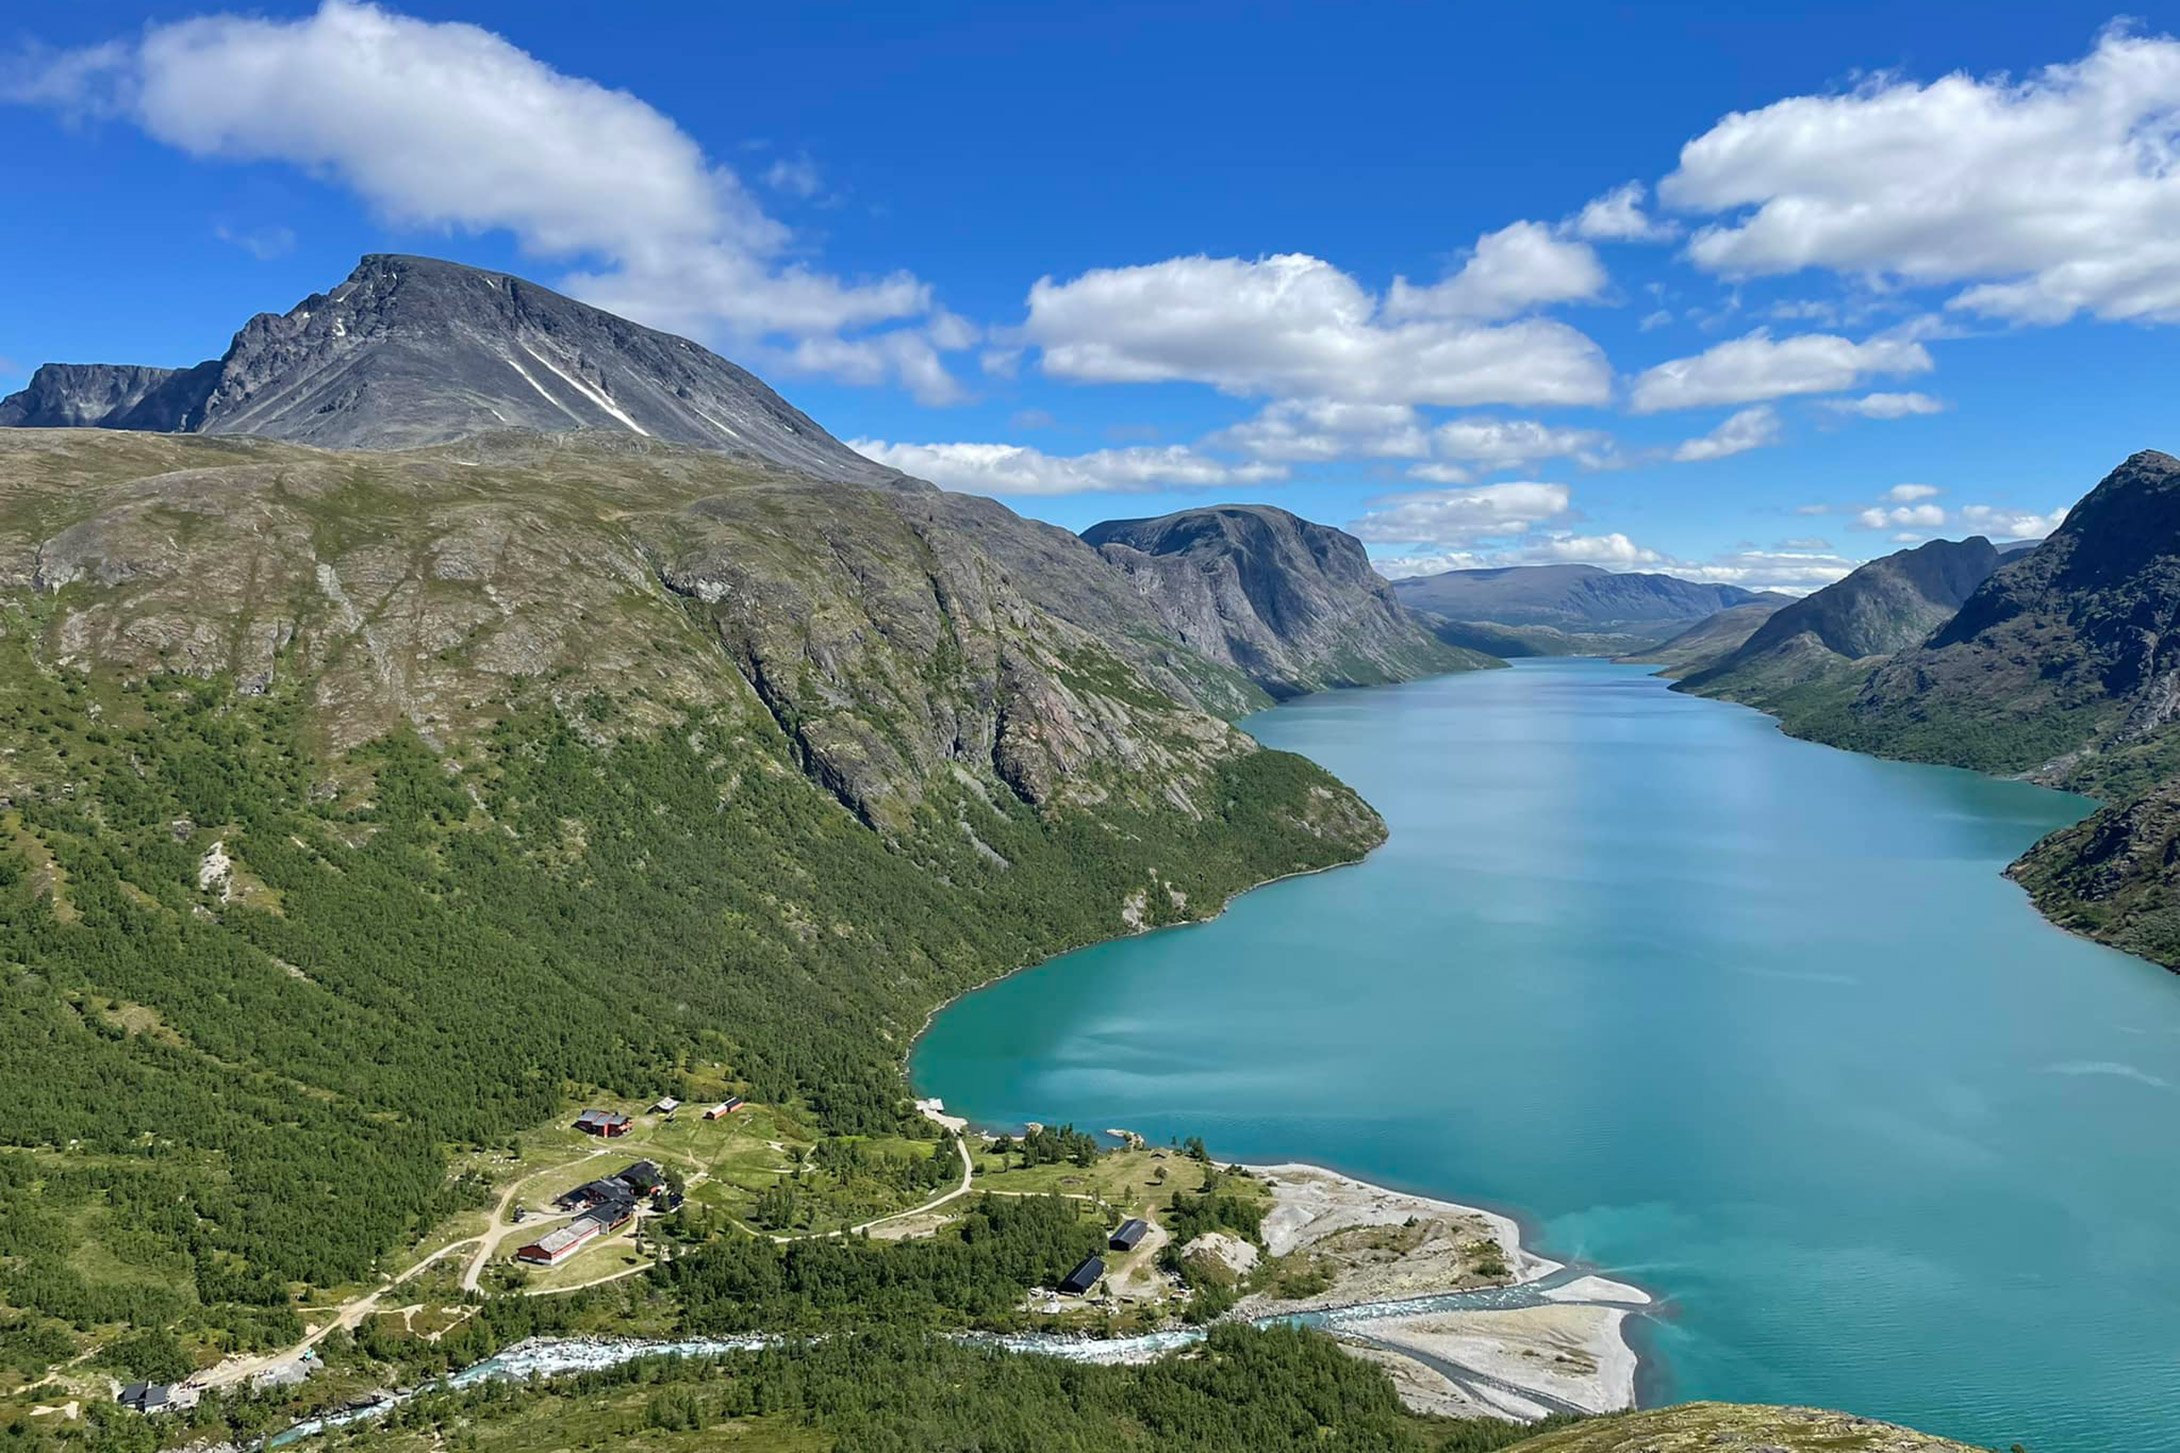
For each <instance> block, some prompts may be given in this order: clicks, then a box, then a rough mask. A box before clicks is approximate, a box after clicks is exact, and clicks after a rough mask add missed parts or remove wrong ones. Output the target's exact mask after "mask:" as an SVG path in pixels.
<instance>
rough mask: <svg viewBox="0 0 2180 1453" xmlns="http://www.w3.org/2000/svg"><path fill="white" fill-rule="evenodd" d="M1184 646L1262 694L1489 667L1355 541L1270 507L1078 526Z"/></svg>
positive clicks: (1227, 508) (1232, 507) (1187, 512)
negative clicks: (1411, 605) (1397, 595)
mask: <svg viewBox="0 0 2180 1453" xmlns="http://www.w3.org/2000/svg"><path fill="white" fill-rule="evenodd" d="M1082 537H1083V539H1084V540H1085V541H1087V542H1088V543H1090V544H1091V545H1094V546H1096V547H1097V549H1098V552H1099V553H1100V554H1101V555H1103V556H1104V557H1105V558H1106V560H1107V561H1109V562H1110V563H1111V564H1113V565H1115V566H1117V567H1118V568H1119V569H1120V570H1121V571H1122V572H1124V573H1125V574H1126V575H1127V576H1128V578H1129V579H1130V580H1131V581H1132V582H1133V583H1134V584H1135V587H1136V590H1137V591H1138V592H1139V593H1140V594H1141V595H1142V596H1143V598H1144V599H1145V600H1146V601H1148V602H1149V603H1150V604H1151V606H1152V608H1153V609H1154V610H1156V611H1157V612H1158V613H1159V615H1160V616H1161V617H1162V618H1163V619H1164V620H1165V622H1166V625H1167V627H1168V628H1169V629H1170V630H1171V631H1172V632H1173V633H1174V635H1176V636H1177V637H1178V638H1179V639H1180V640H1181V641H1182V642H1183V643H1184V644H1186V645H1188V646H1191V647H1193V648H1194V649H1195V650H1197V651H1199V652H1201V653H1203V654H1204V655H1206V656H1209V657H1210V658H1211V659H1212V660H1214V661H1218V662H1220V663H1222V664H1225V665H1230V666H1234V667H1237V668H1239V669H1240V670H1241V671H1243V672H1245V673H1246V674H1247V675H1248V676H1249V678H1250V679H1251V680H1253V681H1255V682H1256V684H1257V685H1258V686H1260V687H1262V688H1263V689H1264V690H1265V691H1267V692H1270V693H1271V694H1272V695H1273V696H1278V697H1285V696H1295V695H1299V694H1301V693H1303V692H1306V691H1316V690H1321V689H1323V688H1325V687H1328V686H1365V685H1378V684H1383V683H1385V682H1391V681H1406V680H1410V679H1412V678H1414V677H1417V676H1423V675H1430V674H1433V673H1436V672H1441V671H1458V670H1464V669H1467V668H1469V667H1474V666H1485V665H1496V664H1497V663H1496V662H1494V661H1492V660H1491V659H1490V658H1488V657H1483V656H1479V655H1478V654H1476V653H1474V652H1468V651H1462V650H1459V649H1457V648H1455V647H1451V646H1448V645H1446V644H1445V643H1443V642H1441V641H1439V640H1438V639H1437V638H1436V637H1435V636H1433V635H1432V634H1431V632H1430V630H1429V628H1428V627H1427V626H1426V625H1425V624H1424V623H1423V622H1421V621H1419V620H1417V619H1416V618H1415V616H1414V615H1412V614H1411V613H1410V612H1409V611H1408V610H1407V609H1406V608H1405V607H1404V606H1402V605H1401V604H1400V602H1399V601H1397V600H1395V599H1394V597H1393V592H1392V588H1391V587H1390V586H1388V585H1387V584H1386V582H1385V581H1384V580H1383V579H1382V578H1381V577H1380V576H1379V575H1378V573H1377V572H1376V571H1375V570H1373V569H1372V568H1371V566H1370V557H1369V555H1368V554H1367V553H1366V552H1365V551H1364V549H1363V547H1362V542H1361V541H1360V540H1357V539H1356V538H1355V537H1354V536H1353V535H1350V534H1347V533H1346V532H1344V531H1341V530H1336V529H1333V528H1332V527H1331V526H1329V525H1320V524H1314V523H1312V522H1311V521H1309V520H1305V519H1302V518H1300V517H1299V516H1296V515H1292V514H1289V513H1288V512H1287V511H1285V510H1282V509H1276V508H1274V507H1272V506H1270V505H1213V506H1209V507H1206V508H1203V509H1193V510H1181V511H1178V512H1176V513H1174V514H1170V515H1161V516H1159V517H1157V518H1155V519H1139V520H1107V521H1105V522H1103V523H1102V524H1097V525H1093V526H1091V527H1090V528H1089V529H1087V530H1085V531H1084V532H1083V536H1082Z"/></svg>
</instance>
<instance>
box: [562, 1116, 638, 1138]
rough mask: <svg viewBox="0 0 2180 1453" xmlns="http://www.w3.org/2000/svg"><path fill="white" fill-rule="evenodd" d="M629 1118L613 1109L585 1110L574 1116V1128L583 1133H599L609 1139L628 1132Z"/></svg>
mask: <svg viewBox="0 0 2180 1453" xmlns="http://www.w3.org/2000/svg"><path fill="white" fill-rule="evenodd" d="M628 1127H629V1119H628V1117H627V1116H626V1115H623V1114H620V1113H619V1112H618V1111H614V1110H585V1111H584V1112H583V1113H582V1114H580V1115H578V1116H576V1117H575V1128H576V1129H578V1130H580V1131H582V1132H583V1133H584V1134H585V1135H600V1136H604V1137H605V1138H606V1139H608V1140H610V1139H612V1138H613V1137H614V1136H616V1135H626V1134H627V1133H628Z"/></svg>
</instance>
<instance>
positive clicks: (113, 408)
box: [0, 363, 175, 429]
mask: <svg viewBox="0 0 2180 1453" xmlns="http://www.w3.org/2000/svg"><path fill="white" fill-rule="evenodd" d="M174 373H175V370H173V369H171V368H144V367H140V366H138V365H136V364H130V363H48V364H44V365H42V366H40V367H39V369H38V371H37V372H35V373H33V374H32V375H31V376H30V382H29V383H28V384H26V385H25V386H24V387H23V388H22V389H21V391H19V392H17V393H12V394H9V395H8V396H7V397H6V398H4V399H0V429H104V428H121V427H127V426H126V425H125V424H123V423H121V422H120V421H121V420H124V419H126V418H127V417H129V415H130V414H131V413H132V411H134V410H135V409H136V408H137V407H138V406H139V405H141V404H142V403H143V402H144V397H145V395H147V394H150V393H152V392H153V391H155V390H156V389H157V388H158V387H159V386H160V385H161V384H164V383H165V382H167V381H168V380H169V379H171V378H173V377H174Z"/></svg>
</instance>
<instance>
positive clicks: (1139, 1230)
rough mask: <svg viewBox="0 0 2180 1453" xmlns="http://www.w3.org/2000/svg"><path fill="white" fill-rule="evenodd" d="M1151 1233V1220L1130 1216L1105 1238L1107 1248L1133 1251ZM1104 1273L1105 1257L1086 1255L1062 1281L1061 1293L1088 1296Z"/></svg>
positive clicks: (1072, 1295)
mask: <svg viewBox="0 0 2180 1453" xmlns="http://www.w3.org/2000/svg"><path fill="white" fill-rule="evenodd" d="M1150 1233H1151V1223H1150V1222H1148V1221H1146V1220H1144V1219H1143V1218H1142V1217H1141V1216H1130V1217H1129V1218H1128V1219H1127V1220H1125V1221H1123V1222H1121V1223H1120V1224H1119V1225H1118V1226H1116V1227H1114V1228H1113V1234H1112V1235H1110V1236H1108V1237H1106V1238H1105V1249H1106V1250H1108V1251H1133V1250H1135V1249H1136V1248H1137V1247H1138V1246H1141V1245H1142V1244H1143V1238H1144V1237H1146V1236H1148V1235H1150ZM1104 1275H1105V1258H1104V1257H1102V1256H1086V1257H1084V1258H1083V1259H1082V1262H1081V1264H1080V1265H1078V1266H1077V1267H1076V1268H1075V1269H1074V1270H1073V1271H1071V1272H1069V1273H1068V1274H1067V1276H1066V1277H1065V1278H1064V1279H1063V1280H1062V1281H1061V1282H1060V1294H1061V1295H1062V1296H1069V1297H1080V1296H1086V1295H1088V1294H1089V1291H1090V1289H1091V1288H1092V1287H1094V1286H1096V1285H1097V1284H1098V1278H1100V1277H1102V1276H1104Z"/></svg>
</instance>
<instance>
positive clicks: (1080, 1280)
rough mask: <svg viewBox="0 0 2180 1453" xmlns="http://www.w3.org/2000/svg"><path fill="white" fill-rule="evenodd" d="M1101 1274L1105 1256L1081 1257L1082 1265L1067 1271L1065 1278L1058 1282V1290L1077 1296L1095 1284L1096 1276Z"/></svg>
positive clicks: (1096, 1281)
mask: <svg viewBox="0 0 2180 1453" xmlns="http://www.w3.org/2000/svg"><path fill="white" fill-rule="evenodd" d="M1103 1275H1105V1258H1104V1257H1102V1256H1086V1257H1084V1258H1083V1259H1082V1265H1080V1266H1078V1267H1076V1268H1075V1269H1074V1270H1073V1271H1071V1272H1069V1273H1068V1274H1067V1279H1066V1280H1065V1281H1063V1282H1061V1283H1060V1290H1061V1291H1062V1292H1064V1293H1066V1294H1067V1295H1068V1296H1071V1297H1079V1296H1081V1295H1082V1294H1083V1293H1084V1292H1086V1291H1088V1290H1090V1288H1092V1287H1094V1286H1096V1285H1097V1284H1098V1278H1099V1277H1101V1276H1103Z"/></svg>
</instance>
